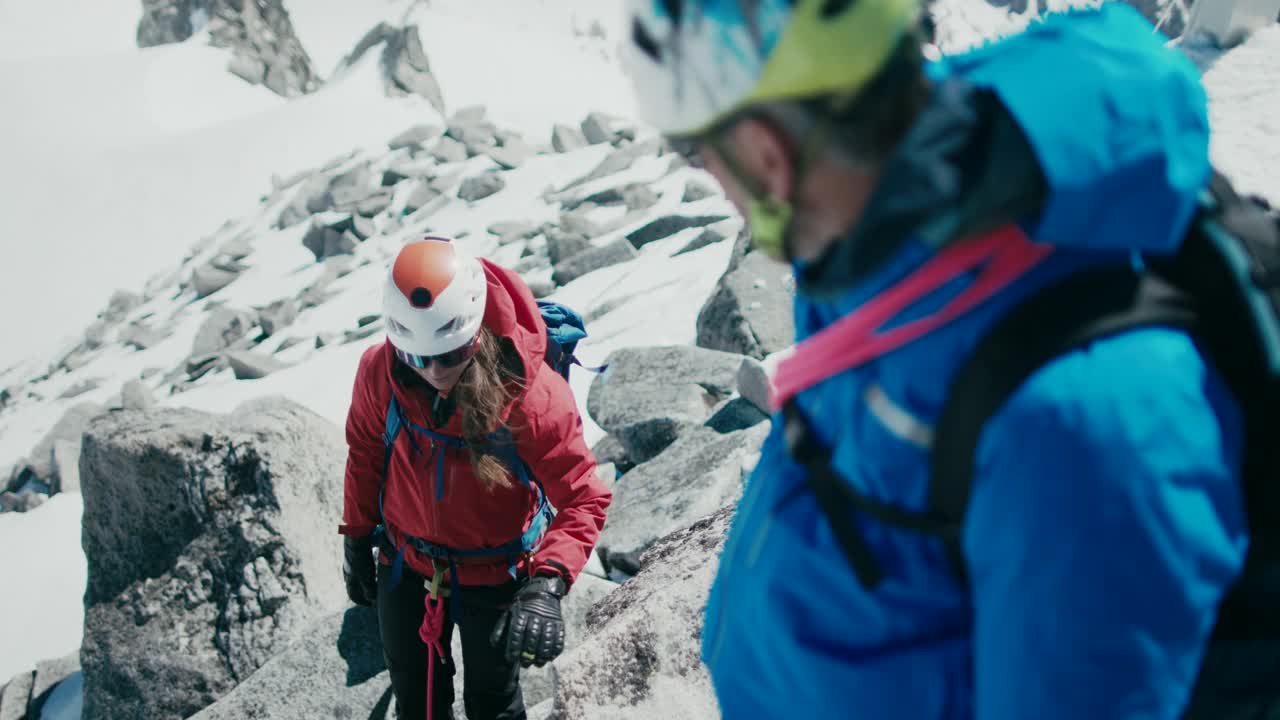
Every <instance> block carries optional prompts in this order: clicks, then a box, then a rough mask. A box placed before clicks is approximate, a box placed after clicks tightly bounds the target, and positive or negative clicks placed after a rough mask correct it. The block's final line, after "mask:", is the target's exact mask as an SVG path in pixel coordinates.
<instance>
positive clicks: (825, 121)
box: [702, 91, 858, 264]
mask: <svg viewBox="0 0 1280 720" xmlns="http://www.w3.org/2000/svg"><path fill="white" fill-rule="evenodd" d="M857 95H858V93H857V92H856V91H853V92H847V93H843V94H841V95H839V96H836V97H834V98H832V99H831V102H830V111H829V112H826V113H823V114H822V116H821V117H819V118H818V121H817V122H816V123H815V124H814V126H813V128H812V129H811V130H810V131H809V133H808V135H807V136H806V137H805V139H804V144H803V146H802V147H801V149H800V153H799V157H797V158H796V159H795V160H794V162H793V164H792V173H793V175H794V176H795V183H794V185H793V187H797V188H798V187H799V186H800V184H801V183H802V182H803V181H804V179H805V177H806V175H807V174H808V172H809V170H810V169H811V168H812V167H813V165H814V163H815V162H816V161H817V159H818V156H819V155H820V154H821V153H822V150H823V148H825V147H826V145H827V140H828V139H829V138H830V136H831V130H832V127H833V126H834V125H835V117H836V116H837V115H838V114H839V113H840V112H841V111H843V110H844V109H845V108H846V107H848V106H849V104H850V103H852V102H853V100H854V98H856V97H857ZM702 141H703V142H706V143H707V144H709V145H710V146H711V147H712V148H714V149H715V151H716V154H717V155H718V156H719V157H720V159H721V161H722V162H723V163H724V166H725V167H726V168H727V169H728V170H729V174H730V175H732V176H733V178H734V180H736V181H737V182H738V184H739V185H741V186H742V188H743V189H744V190H746V192H747V196H748V202H747V224H748V226H749V227H750V228H751V241H752V243H754V244H755V246H756V247H758V248H760V249H761V250H762V251H764V253H765V254H767V255H769V256H770V257H772V258H773V259H775V260H785V261H786V262H788V263H790V264H795V262H796V259H795V248H794V243H793V239H794V238H793V235H792V232H791V229H792V223H793V221H794V220H795V204H794V203H793V202H792V201H790V200H783V199H781V198H776V197H773V196H772V195H770V194H769V193H768V191H767V190H765V187H764V183H762V182H761V181H760V180H758V179H757V178H755V177H753V176H752V175H751V174H750V173H748V172H746V171H744V170H743V169H742V165H741V163H739V162H738V159H737V157H735V155H734V153H733V152H732V151H731V150H730V148H729V146H728V144H727V143H726V142H725V141H724V137H723V136H722V134H721V133H720V132H716V131H714V130H713V131H711V132H710V133H708V134H707V135H705V136H704V137H703V138H702Z"/></svg>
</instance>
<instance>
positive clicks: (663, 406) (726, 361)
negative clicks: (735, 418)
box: [587, 345, 742, 463]
mask: <svg viewBox="0 0 1280 720" xmlns="http://www.w3.org/2000/svg"><path fill="white" fill-rule="evenodd" d="M605 362H606V364H607V365H608V370H606V371H604V372H603V373H601V374H600V375H598V376H596V378H595V379H594V380H593V381H592V383H591V390H590V393H589V395H588V396H587V409H588V412H590V413H591V417H592V419H594V420H595V421H596V423H598V424H599V425H600V427H602V428H604V429H605V430H606V431H608V432H609V434H611V435H613V436H614V437H616V438H617V439H618V442H619V443H620V444H621V445H622V447H623V448H624V449H625V450H626V454H627V457H628V458H630V460H631V461H633V462H637V463H641V462H644V461H646V460H649V459H651V458H653V457H656V456H657V455H658V453H660V452H662V450H663V449H664V448H666V447H667V446H668V445H670V444H671V443H673V442H675V440H676V438H678V437H679V436H680V435H681V434H682V433H683V432H684V431H686V430H688V429H690V428H694V427H697V426H700V425H701V424H702V423H703V422H704V421H705V420H706V419H707V418H708V417H709V416H710V415H711V411H712V409H713V408H714V407H715V406H716V405H717V404H719V402H720V401H721V400H723V399H725V398H727V397H729V396H730V395H732V394H733V390H734V387H735V384H736V374H737V371H738V366H739V365H740V364H741V362H742V359H741V357H739V356H737V355H732V354H730V353H723V352H717V351H714V350H706V349H703V348H696V347H689V346H684V345H673V346H667V347H646V348H627V349H623V350H618V351H616V352H614V353H611V354H610V355H609V357H608V358H607V359H606V361H605Z"/></svg>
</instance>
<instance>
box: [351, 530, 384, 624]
mask: <svg viewBox="0 0 1280 720" xmlns="http://www.w3.org/2000/svg"><path fill="white" fill-rule="evenodd" d="M342 579H343V580H344V581H345V582H346V583H347V597H349V598H351V602H353V603H355V604H357V605H363V606H365V607H372V606H373V604H374V603H376V602H377V601H378V572H377V569H376V568H375V567H374V563H373V540H372V539H371V538H369V537H362V538H353V537H346V538H343V540H342Z"/></svg>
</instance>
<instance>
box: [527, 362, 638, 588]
mask: <svg viewBox="0 0 1280 720" xmlns="http://www.w3.org/2000/svg"><path fill="white" fill-rule="evenodd" d="M522 409H523V412H522V413H521V417H520V418H519V419H518V421H517V422H516V423H514V425H513V428H512V429H513V430H514V432H515V433H516V437H517V440H518V442H519V452H520V457H521V459H523V460H524V461H525V462H526V463H528V465H529V467H530V468H531V469H532V471H533V474H534V476H535V477H537V479H538V480H539V481H541V482H542V486H543V487H544V488H545V489H546V492H547V499H548V500H550V501H551V504H552V505H553V506H555V508H556V517H555V520H553V521H552V522H551V527H550V528H548V530H547V534H546V536H545V537H544V538H543V541H542V546H541V548H539V550H538V552H537V555H536V556H535V558H534V564H533V567H531V568H530V571H531V574H536V573H537V572H539V571H540V570H547V569H554V570H556V571H558V572H560V573H561V574H566V575H567V577H565V580H566V581H567V582H570V583H572V582H573V581H574V580H576V579H577V577H578V573H579V572H581V571H582V567H583V566H584V565H586V563H587V559H588V558H589V557H590V556H591V550H592V548H593V547H595V544H596V540H597V538H599V537H600V529H601V528H602V527H604V521H605V510H606V509H607V508H608V507H609V503H610V501H612V500H613V493H612V492H611V491H610V490H609V488H607V487H605V485H604V483H602V482H601V481H600V478H599V477H598V476H597V475H596V460H595V457H593V456H592V455H591V451H590V450H588V449H587V443H586V440H585V439H584V438H583V436H582V416H581V415H579V414H578V407H577V405H576V403H575V402H574V399H573V391H572V390H570V389H569V384H568V383H566V382H565V381H564V378H562V377H560V376H559V375H558V374H556V372H555V371H554V370H552V369H551V368H550V367H547V366H546V365H542V367H541V369H540V370H539V372H538V375H537V376H536V377H535V379H534V382H533V384H532V385H531V386H530V388H529V391H528V392H527V393H526V394H525V396H524V398H523V402H522Z"/></svg>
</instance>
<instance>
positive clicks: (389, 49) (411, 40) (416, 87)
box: [381, 25, 444, 113]
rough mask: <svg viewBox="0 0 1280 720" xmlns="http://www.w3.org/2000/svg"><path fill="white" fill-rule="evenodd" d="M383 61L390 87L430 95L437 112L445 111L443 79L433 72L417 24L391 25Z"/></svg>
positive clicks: (384, 46) (420, 94)
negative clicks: (440, 79) (441, 82)
mask: <svg viewBox="0 0 1280 720" xmlns="http://www.w3.org/2000/svg"><path fill="white" fill-rule="evenodd" d="M381 62H382V69H383V73H384V74H385V76H386V78H387V85H388V89H389V90H391V91H393V92H401V93H409V94H414V95H419V96H421V97H424V98H426V99H427V101H428V102H430V103H431V105H432V107H434V108H435V109H436V111H437V112H441V113H443V112H444V95H443V94H442V93H441V92H440V84H439V82H437V81H436V78H435V76H434V75H432V74H431V65H430V63H429V62H428V61H427V54H426V52H424V51H423V49H422V38H421V37H420V36H419V35H418V26H417V25H406V26H405V27H403V28H397V29H388V33H387V36H386V44H385V45H383V48H382V58H381Z"/></svg>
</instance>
